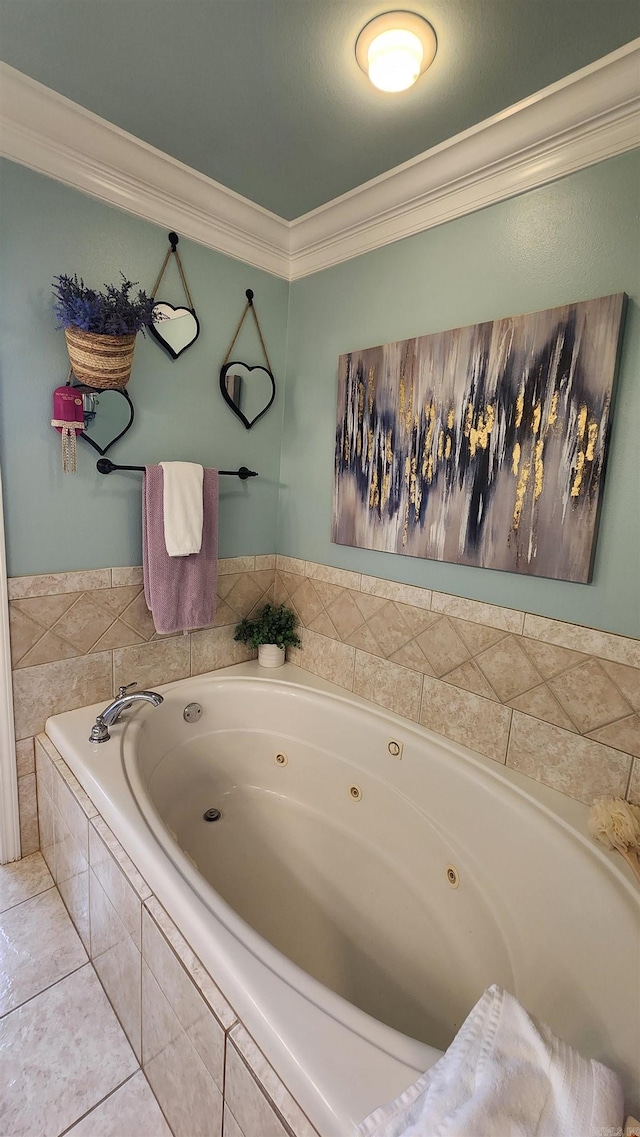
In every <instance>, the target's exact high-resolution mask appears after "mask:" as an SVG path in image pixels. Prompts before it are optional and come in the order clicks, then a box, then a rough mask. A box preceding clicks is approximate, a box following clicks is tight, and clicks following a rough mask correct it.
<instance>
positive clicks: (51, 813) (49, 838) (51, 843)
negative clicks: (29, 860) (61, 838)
mask: <svg viewBox="0 0 640 1137" xmlns="http://www.w3.org/2000/svg"><path fill="white" fill-rule="evenodd" d="M36 782H37V789H38V829H39V831H40V852H41V853H42V856H43V858H44V860H45V863H46V865H47V868H48V869H49V872H50V873H51V876H52V877H53V879H54V881H55V877H56V843H55V815H56V808H55V806H54V804H53V801H52V799H51V795H50V794H48V793H47V791H46V790H45V789H43V788H42V784H41V781H40V774H39V773H38V774H37V776H36Z"/></svg>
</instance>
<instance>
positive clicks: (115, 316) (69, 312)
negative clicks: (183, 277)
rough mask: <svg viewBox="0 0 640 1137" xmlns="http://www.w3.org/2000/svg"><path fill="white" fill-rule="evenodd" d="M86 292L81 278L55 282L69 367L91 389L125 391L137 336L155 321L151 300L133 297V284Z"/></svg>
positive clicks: (137, 294)
mask: <svg viewBox="0 0 640 1137" xmlns="http://www.w3.org/2000/svg"><path fill="white" fill-rule="evenodd" d="M121 276H122V284H121V285H120V287H119V288H117V287H116V285H115V284H105V285H104V288H103V291H101V292H98V291H96V290H95V289H94V288H88V287H87V286H86V284H85V283H84V281H83V279H82V277H80V279H78V277H77V276H75V275H74V276H67V275H66V274H64V273H63V274H62V275H60V276H56V277H54V280H53V295H54V297H55V303H54V311H55V314H56V316H57V317H58V320H59V326H60V327H62V328H64V334H65V338H66V341H67V351H68V352H69V361H70V363H71V367H72V369H73V372H74V374H75V376H76V378H77V379H79V380H80V382H81V383H86V384H87V386H89V387H98V388H102V389H105V388H112V387H117V388H120V389H122V388H123V387H125V386H126V385H127V383H128V382H129V376H130V375H131V365H132V363H133V352H134V348H135V342H136V335H137V333H138V332H142V333H143V334H144V329H145V327H147V326H148V325H150V324H151V322H152V320H153V297H150V296H147V295H146V293H144V292H142V291H138V292H135V293H134V292H132V289H133V288H135V284H134V282H133V281H131V280H127V279H126V277H125V276H124V273H121Z"/></svg>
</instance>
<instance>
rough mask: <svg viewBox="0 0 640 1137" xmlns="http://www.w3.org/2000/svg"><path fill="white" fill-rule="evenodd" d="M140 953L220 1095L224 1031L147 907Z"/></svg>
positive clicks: (222, 1078) (222, 1074) (144, 914)
mask: <svg viewBox="0 0 640 1137" xmlns="http://www.w3.org/2000/svg"><path fill="white" fill-rule="evenodd" d="M142 954H143V958H144V961H145V963H146V965H147V967H148V968H149V970H150V972H151V974H152V975H153V977H154V979H155V980H156V982H157V984H158V986H159V987H160V990H161V991H162V992H163V994H164V996H165V999H166V1000H167V1002H168V1004H169V1006H170V1007H171V1010H172V1011H173V1013H174V1015H175V1016H176V1019H177V1020H178V1022H179V1024H180V1026H181V1027H182V1029H183V1031H184V1032H185V1034H186V1036H187V1038H188V1039H189V1041H190V1043H191V1045H192V1046H193V1048H194V1050H195V1052H196V1054H198V1055H199V1057H200V1058H201V1060H202V1062H203V1064H204V1065H205V1066H206V1068H207V1070H208V1072H209V1074H210V1075H211V1077H212V1078H213V1080H214V1082H216V1084H217V1086H218V1088H219V1090H220V1091H221V1092H222V1088H223V1085H224V1042H225V1038H224V1034H225V1032H224V1028H223V1027H222V1026H221V1024H220V1023H219V1021H218V1019H217V1018H216V1017H215V1015H214V1014H213V1013H212V1011H211V1008H210V1007H209V1005H208V1004H207V1003H206V1002H205V1000H204V999H203V997H202V995H201V994H200V992H199V991H198V988H197V987H196V986H195V984H194V983H193V982H192V980H191V978H190V976H189V975H187V972H186V971H185V970H184V967H183V966H182V963H181V962H180V960H179V958H178V956H177V955H176V954H175V952H174V951H173V948H172V946H171V944H170V943H169V941H168V940H167V939H165V937H164V935H163V934H162V932H161V931H160V929H159V927H158V925H157V924H156V923H155V921H154V920H153V918H152V916H151V914H150V912H149V911H148V909H147V908H145V909H144V912H143V921H142Z"/></svg>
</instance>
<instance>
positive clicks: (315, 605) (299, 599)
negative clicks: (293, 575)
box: [289, 577, 324, 627]
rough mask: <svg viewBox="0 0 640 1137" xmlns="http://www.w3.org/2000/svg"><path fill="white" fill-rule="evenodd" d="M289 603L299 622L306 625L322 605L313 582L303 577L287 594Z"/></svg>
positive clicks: (312, 619)
mask: <svg viewBox="0 0 640 1137" xmlns="http://www.w3.org/2000/svg"><path fill="white" fill-rule="evenodd" d="M289 605H290V606H291V607H292V608H293V610H294V612H295V613H296V615H297V617H298V619H299V620H300V622H301V624H303V625H304V626H305V627H308V626H309V624H312V623H313V621H314V620H315V619H316V617H317V616H319V615H320V613H321V612H322V611H323V608H324V605H323V601H322V600H321V598H320V596H319V595H318V593H317V591H316V589H315V588H314V586H313V583H312V582H311V581H310V580H309V579H308V578H307V577H305V578H304V579H303V580H302V581H301V582H300V584H299V585H298V587H297V588H296V589H295V590H294V591H293V592H292V593H291V594H290V596H289Z"/></svg>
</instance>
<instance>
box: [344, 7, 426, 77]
mask: <svg viewBox="0 0 640 1137" xmlns="http://www.w3.org/2000/svg"><path fill="white" fill-rule="evenodd" d="M436 46H437V43H436V34H435V32H434V30H433V28H432V27H431V24H430V23H428V22H427V20H425V19H424V18H423V17H422V16H417V15H416V14H415V12H385V13H384V15H382V16H376V17H375V19H373V20H370V21H369V23H368V24H366V26H365V27H364V28H363V29H362V31H361V32H360V35H359V36H358V39H357V40H356V59H357V60H358V64H359V66H360V67H361V68H362V70H363V71H364V73H365V75H368V76H369V79H370V80H371V82H372V83H373V85H374V87H378V88H379V89H380V90H381V91H406V89H407V87H411V86H413V84H414V83H415V81H416V79H417V78H418V77H419V76H420V75H422V72H423V71H426V70H427V67H430V66H431V64H432V63H433V60H434V58H435V54H436Z"/></svg>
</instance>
